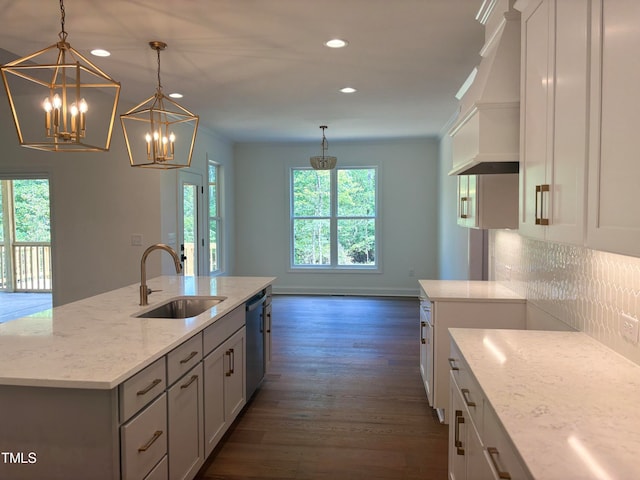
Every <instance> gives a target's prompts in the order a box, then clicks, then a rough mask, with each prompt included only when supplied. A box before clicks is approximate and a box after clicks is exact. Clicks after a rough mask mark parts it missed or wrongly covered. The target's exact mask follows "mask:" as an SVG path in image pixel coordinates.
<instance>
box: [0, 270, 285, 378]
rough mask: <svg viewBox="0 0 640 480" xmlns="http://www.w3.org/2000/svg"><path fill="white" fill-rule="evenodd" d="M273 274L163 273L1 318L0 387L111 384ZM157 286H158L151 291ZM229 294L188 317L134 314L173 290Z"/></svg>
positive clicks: (228, 308)
mask: <svg viewBox="0 0 640 480" xmlns="http://www.w3.org/2000/svg"><path fill="white" fill-rule="evenodd" d="M274 280H275V278H274V277H184V276H160V277H156V278H152V279H150V280H148V281H147V284H148V286H149V287H150V288H151V289H152V290H154V292H153V293H152V294H151V295H150V296H149V306H148V307H141V306H139V305H138V303H139V300H140V296H139V284H134V285H130V286H127V287H124V288H120V289H118V290H113V291H111V292H107V293H103V294H101V295H96V296H94V297H90V298H87V299H84V300H80V301H77V302H73V303H69V304H66V305H62V306H60V307H56V308H53V309H50V310H45V311H44V312H40V313H38V314H33V315H29V316H27V317H24V318H20V319H16V320H11V321H8V322H6V323H2V324H0V385H20V386H34V387H64V388H91V389H111V388H114V387H116V386H117V385H118V384H120V383H122V382H123V381H124V380H126V379H127V378H129V377H130V376H132V375H133V374H135V373H137V372H138V371H140V370H142V369H143V368H144V367H146V366H147V365H149V364H151V363H152V362H153V361H154V360H157V359H158V358H160V357H161V356H162V355H164V354H166V353H167V352H169V351H170V350H172V349H173V348H174V347H176V346H178V345H180V344H181V343H182V342H183V341H185V340H187V339H188V338H190V337H192V336H193V335H195V334H196V333H198V332H200V331H201V330H203V329H204V328H205V327H207V326H208V325H210V324H212V323H213V322H215V321H216V320H217V319H218V318H220V317H222V316H223V315H224V314H225V313H228V312H230V311H231V310H233V309H234V308H235V307H237V306H239V305H241V304H243V303H244V302H245V301H246V300H248V299H249V298H251V296H253V295H254V294H256V293H257V292H259V291H260V290H262V289H263V288H265V287H266V286H267V285H269V284H271V283H272V282H273V281H274ZM156 290H159V291H156ZM181 295H194V296H195V295H198V296H224V297H227V299H226V300H224V301H223V302H221V303H219V304H218V305H216V306H215V307H212V308H211V309H209V310H206V311H205V312H204V313H202V314H200V315H198V316H197V317H192V318H187V319H159V318H135V317H134V316H133V315H135V314H137V313H140V312H142V311H143V310H148V309H149V308H151V307H153V306H154V305H155V304H159V303H162V302H163V301H165V300H169V299H171V298H173V297H176V296H181Z"/></svg>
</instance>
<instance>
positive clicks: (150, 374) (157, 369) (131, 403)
mask: <svg viewBox="0 0 640 480" xmlns="http://www.w3.org/2000/svg"><path fill="white" fill-rule="evenodd" d="M166 386H167V369H166V364H165V357H162V358H159V359H158V360H156V361H155V362H153V363H152V364H151V365H149V366H148V367H146V368H145V369H144V370H142V371H141V372H139V373H137V374H135V375H134V376H133V377H131V378H130V379H129V380H127V381H126V382H124V383H123V384H121V385H120V386H119V390H120V392H119V394H120V423H124V422H126V421H127V420H129V419H130V418H131V417H132V416H133V415H134V414H136V413H137V412H138V411H139V410H140V409H141V408H142V407H144V406H145V405H147V404H148V403H149V402H151V400H153V399H154V398H156V397H157V396H158V395H160V394H161V393H162V392H163V391H164V390H165V388H166Z"/></svg>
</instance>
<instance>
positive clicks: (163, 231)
mask: <svg viewBox="0 0 640 480" xmlns="http://www.w3.org/2000/svg"><path fill="white" fill-rule="evenodd" d="M123 88H124V87H123ZM127 107H130V105H128V106H127V105H123V104H122V102H121V104H120V106H119V113H124V112H125V111H126V108H127ZM41 120H42V119H36V120H35V121H41ZM0 122H1V123H0V142H1V143H2V146H3V148H2V153H1V154H0V176H5V177H11V176H19V175H21V174H22V173H29V174H36V175H38V176H42V177H48V178H49V179H50V200H51V221H52V247H53V259H52V263H53V276H54V279H53V301H54V305H61V304H64V303H67V302H71V301H74V300H77V299H80V298H84V297H87V296H91V295H95V294H97V293H101V292H104V291H108V290H112V289H114V288H118V287H121V286H124V285H129V284H133V283H136V282H139V281H140V257H141V255H142V252H143V251H144V248H145V247H146V246H148V245H150V244H152V243H157V242H161V241H163V242H166V241H167V234H168V233H169V232H171V231H173V232H175V228H176V227H175V224H176V202H175V198H176V175H177V173H176V172H175V171H174V172H165V171H156V170H149V169H138V168H132V167H130V166H129V160H128V156H127V153H126V148H125V145H124V139H123V135H122V130H121V127H120V125H119V123H117V124H116V125H114V131H113V137H112V142H111V148H110V150H109V152H101V153H51V152H41V151H37V150H33V149H28V148H24V147H20V146H19V144H18V139H17V135H16V132H15V128H14V125H13V121H12V119H11V113H10V110H9V107H8V102H7V98H6V95H5V94H4V92H2V94H0ZM116 122H119V120H116ZM207 152H209V154H210V156H213V157H214V158H215V159H217V160H218V161H220V162H221V163H223V164H224V165H228V168H227V167H226V168H227V170H228V173H229V175H231V174H232V170H233V169H232V167H231V163H232V157H231V154H232V149H231V144H230V143H229V142H227V141H225V140H224V139H221V138H219V137H217V136H215V135H213V134H211V133H208V132H206V131H205V130H204V129H201V130H200V131H199V132H198V139H197V146H196V154H195V155H194V157H195V159H196V160H195V162H194V166H193V168H192V169H196V170H201V171H202V173H203V175H206V170H205V169H204V168H205V167H204V165H205V163H204V162H205V160H204V159H205V157H206V153H207ZM205 178H206V177H205ZM225 181H227V182H232V181H233V179H232V177H229V178H225ZM227 203H228V204H229V205H230V206H231V208H232V207H233V199H232V198H231V197H229V198H228V199H227ZM229 223H230V228H229V232H227V237H226V238H225V240H226V241H227V242H228V243H229V244H232V240H231V237H229V236H228V235H232V232H233V222H232V221H230V222H229ZM134 233H135V234H141V235H143V246H141V247H133V246H131V235H132V234H134ZM154 257H155V255H154ZM160 258H161V256H160V255H158V256H157V259H155V258H151V257H150V258H149V261H148V277H153V276H155V275H158V274H159V273H160ZM131 300H132V301H133V302H137V301H138V299H136V298H133V299H131Z"/></svg>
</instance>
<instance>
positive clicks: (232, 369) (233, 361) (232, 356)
mask: <svg viewBox="0 0 640 480" xmlns="http://www.w3.org/2000/svg"><path fill="white" fill-rule="evenodd" d="M229 350H230V351H231V375H233V372H234V370H235V369H236V352H234V351H233V348H230V349H229Z"/></svg>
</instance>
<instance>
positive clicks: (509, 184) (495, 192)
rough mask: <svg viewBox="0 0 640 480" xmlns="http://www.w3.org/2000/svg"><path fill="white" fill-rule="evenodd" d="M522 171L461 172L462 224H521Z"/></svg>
mask: <svg viewBox="0 0 640 480" xmlns="http://www.w3.org/2000/svg"><path fill="white" fill-rule="evenodd" d="M517 198H518V174H517V173H505V174H499V175H459V176H458V225H460V226H462V227H468V228H480V229H492V228H513V229H515V228H518V203H517V201H516V199H517Z"/></svg>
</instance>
